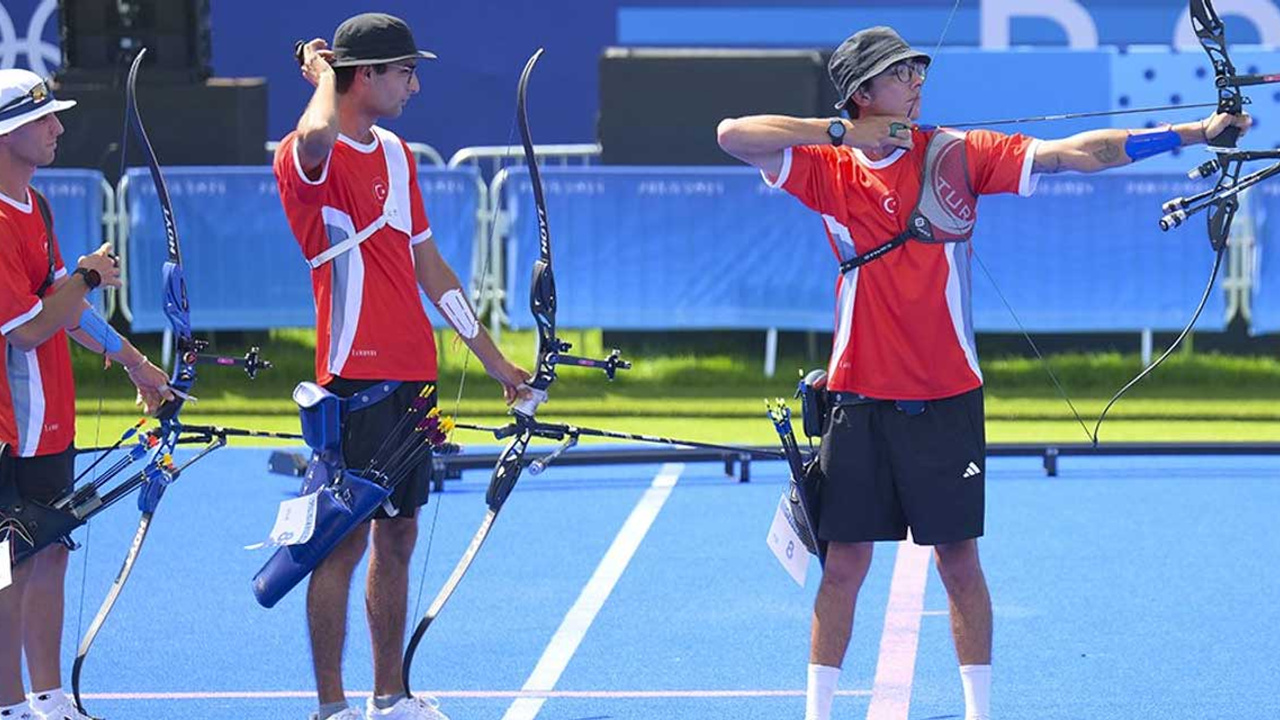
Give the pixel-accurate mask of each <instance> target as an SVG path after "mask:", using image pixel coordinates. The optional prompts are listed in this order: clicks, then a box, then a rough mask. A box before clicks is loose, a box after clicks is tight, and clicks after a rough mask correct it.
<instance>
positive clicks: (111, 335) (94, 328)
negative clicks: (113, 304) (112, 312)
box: [80, 306, 124, 353]
mask: <svg viewBox="0 0 1280 720" xmlns="http://www.w3.org/2000/svg"><path fill="white" fill-rule="evenodd" d="M80 329H81V330H83V331H85V332H86V333H87V334H88V335H89V337H91V338H93V339H94V340H97V341H98V343H99V344H100V345H102V349H103V350H104V351H105V352H108V353H114V352H120V348H122V347H124V341H123V340H121V339H120V333H118V332H116V330H115V328H113V327H111V326H110V325H109V324H107V320H106V318H104V317H102V316H101V315H99V314H98V311H97V309H96V308H94V307H92V306H90V307H87V308H85V309H84V312H82V313H80Z"/></svg>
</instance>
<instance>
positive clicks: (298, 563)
mask: <svg viewBox="0 0 1280 720" xmlns="http://www.w3.org/2000/svg"><path fill="white" fill-rule="evenodd" d="M318 455H319V453H317V457H313V458H312V463H311V465H312V467H311V469H316V468H322V467H325V466H326V465H327V463H324V462H322V461H320V459H319V457H318ZM321 472H323V471H321ZM307 477H308V481H309V483H308V484H310V481H311V480H313V479H318V478H313V477H312V472H311V471H310V470H308V473H307ZM390 494H391V491H390V490H388V489H387V488H385V487H383V486H381V485H379V484H378V483H376V482H373V481H371V480H366V479H365V478H363V477H361V476H360V475H358V474H356V473H354V472H352V471H350V470H347V471H343V472H342V474H341V476H340V477H339V478H338V479H337V480H336V481H329V482H326V483H325V484H324V485H323V487H321V488H320V490H319V495H318V498H317V503H316V524H315V532H314V534H312V536H311V539H309V540H307V542H305V543H302V544H300V545H287V546H284V547H279V548H276V551H275V553H274V554H273V555H272V556H271V559H270V560H267V564H266V565H263V566H262V569H261V570H259V571H258V574H257V575H254V576H253V594H254V596H255V597H257V599H258V603H259V604H260V605H262V606H263V607H268V608H269V607H274V606H275V604H276V603H278V602H280V599H281V598H283V597H284V596H285V595H287V594H289V591H291V590H293V588H295V587H297V585H298V583H300V582H302V579H303V578H305V577H306V576H307V575H309V574H310V573H311V571H312V570H314V569H315V567H316V566H317V565H319V564H320V562H321V561H323V560H324V559H325V558H326V557H328V556H329V553H331V552H333V549H334V548H335V547H337V545H338V543H340V542H342V539H343V538H345V537H346V536H347V535H348V534H349V533H350V532H351V531H352V530H354V529H355V528H356V527H358V526H359V525H360V524H361V523H363V522H364V521H366V520H368V519H369V517H370V516H372V515H373V513H374V511H376V510H377V509H378V506H380V505H381V504H382V503H383V502H384V501H386V499H387V496H389V495H390Z"/></svg>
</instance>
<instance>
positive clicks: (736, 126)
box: [716, 118, 746, 157]
mask: <svg viewBox="0 0 1280 720" xmlns="http://www.w3.org/2000/svg"><path fill="white" fill-rule="evenodd" d="M745 134H746V133H745V129H744V128H743V122H742V120H741V119H739V118H725V119H724V120H721V121H720V124H719V125H717V126H716V142H717V143H719V144H720V149H721V150H724V151H725V152H727V153H729V154H730V155H733V156H734V157H739V156H740V155H741V153H742V151H743V149H744V140H745V138H744V136H745Z"/></svg>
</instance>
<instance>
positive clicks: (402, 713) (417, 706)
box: [365, 695, 449, 720]
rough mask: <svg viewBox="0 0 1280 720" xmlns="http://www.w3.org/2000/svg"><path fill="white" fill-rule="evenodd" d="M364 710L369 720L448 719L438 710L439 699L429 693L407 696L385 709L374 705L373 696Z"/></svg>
mask: <svg viewBox="0 0 1280 720" xmlns="http://www.w3.org/2000/svg"><path fill="white" fill-rule="evenodd" d="M365 711H366V714H367V715H368V716H369V718H370V720H373V719H374V718H377V719H378V720H449V716H448V715H445V714H444V713H442V712H440V701H439V700H437V699H435V698H433V697H431V696H430V695H414V696H413V697H407V698H404V699H402V700H400V702H398V703H396V704H395V705H392V706H391V707H389V708H387V709H385V710H379V709H378V708H376V707H374V705H373V698H369V701H368V704H366V705H365Z"/></svg>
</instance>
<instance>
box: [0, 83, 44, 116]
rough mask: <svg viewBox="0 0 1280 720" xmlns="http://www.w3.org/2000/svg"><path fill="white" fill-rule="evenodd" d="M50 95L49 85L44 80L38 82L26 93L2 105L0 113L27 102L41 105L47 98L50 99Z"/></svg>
mask: <svg viewBox="0 0 1280 720" xmlns="http://www.w3.org/2000/svg"><path fill="white" fill-rule="evenodd" d="M49 96H50V93H49V86H48V85H45V84H44V83H43V82H38V83H36V84H35V85H34V86H33V87H32V88H31V89H30V90H28V91H27V92H26V94H24V95H19V96H18V97H16V98H14V99H12V100H10V101H9V102H7V103H5V104H4V105H0V113H4V112H8V111H10V110H13V109H14V108H17V107H21V106H23V105H26V104H27V103H31V104H33V105H39V104H40V103H42V102H44V101H45V100H48V99H49Z"/></svg>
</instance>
